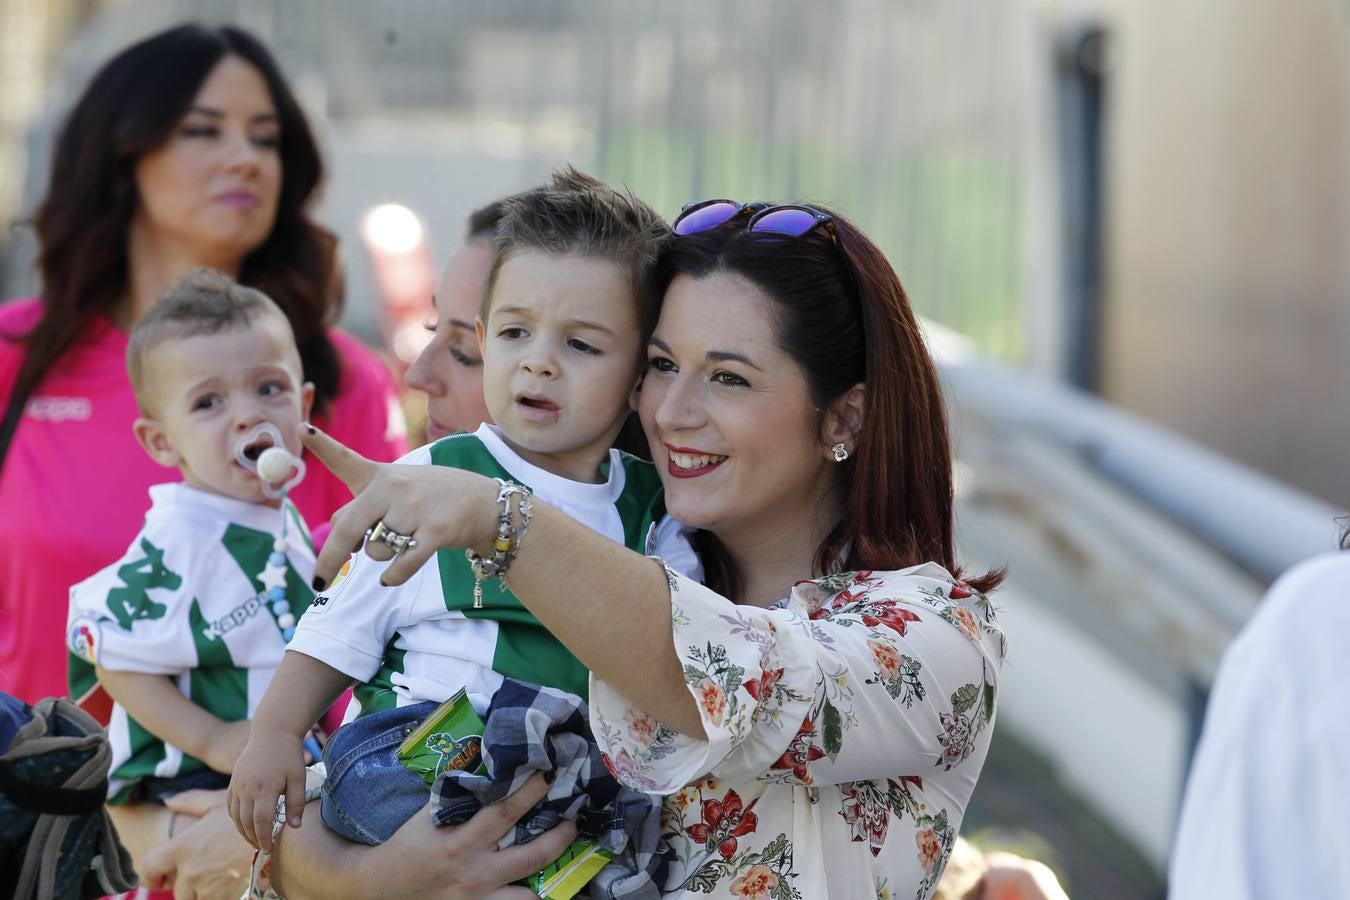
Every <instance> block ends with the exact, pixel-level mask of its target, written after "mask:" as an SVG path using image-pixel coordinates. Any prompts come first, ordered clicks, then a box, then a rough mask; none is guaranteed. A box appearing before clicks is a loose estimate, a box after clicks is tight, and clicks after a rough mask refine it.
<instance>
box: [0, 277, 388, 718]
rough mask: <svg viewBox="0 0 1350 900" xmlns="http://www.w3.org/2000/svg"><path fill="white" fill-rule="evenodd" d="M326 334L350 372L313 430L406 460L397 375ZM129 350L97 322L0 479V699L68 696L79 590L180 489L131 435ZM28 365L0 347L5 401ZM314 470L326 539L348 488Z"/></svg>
mask: <svg viewBox="0 0 1350 900" xmlns="http://www.w3.org/2000/svg"><path fill="white" fill-rule="evenodd" d="M41 315H42V306H41V303H40V301H38V300H31V299H30V300H21V301H18V302H14V303H7V304H5V305H3V306H0V335H16V334H24V333H26V332H27V331H28V330H29V329H30V328H32V326H33V325H34V324H35V323H36V322H37V321H38V319H39V318H40V317H41ZM329 338H330V339H331V340H332V341H333V345H334V347H336V348H337V352H338V357H339V359H340V360H341V361H342V377H341V381H340V382H339V385H338V394H337V397H336V398H334V399H333V400H332V401H330V403H329V409H328V413H327V415H324V416H317V415H316V416H315V417H314V422H315V424H317V425H319V426H320V427H322V428H324V429H325V430H327V431H328V432H329V433H330V434H332V435H333V436H334V437H336V438H337V439H338V440H340V441H342V442H343V443H345V444H346V445H347V446H349V447H352V448H353V449H355V450H357V451H359V452H360V453H362V454H364V455H366V456H369V457H371V458H374V459H380V460H392V459H395V458H397V457H398V456H399V455H401V454H402V453H404V452H405V451H406V450H407V438H406V435H405V434H404V430H403V420H402V415H401V414H400V413H399V412H398V406H397V395H396V393H395V390H394V384H393V380H392V378H391V377H390V375H389V372H388V370H386V369H385V367H384V364H383V363H381V362H380V360H379V358H378V357H377V356H376V355H375V354H374V353H373V352H372V351H371V350H370V349H368V348H367V347H365V346H364V345H363V344H361V343H360V342H359V341H358V340H356V338H354V337H352V336H351V335H349V334H346V333H345V332H342V331H338V330H336V329H334V330H332V331H330V332H329ZM126 349H127V335H126V333H125V332H123V331H120V330H119V329H117V328H116V327H115V326H114V325H113V324H112V323H111V322H110V321H109V320H108V319H107V318H105V317H103V316H101V315H98V316H95V317H94V319H93V320H92V321H91V322H90V323H89V325H88V327H86V328H85V331H84V334H83V335H82V339H81V340H80V342H79V343H78V344H77V346H75V347H74V348H72V349H71V350H68V351H67V352H66V354H65V355H64V356H63V357H62V358H61V360H60V361H59V362H58V363H57V365H56V366H54V367H53V368H52V370H51V371H50V372H49V373H48V374H47V377H46V378H45V379H44V380H43V382H42V383H41V384H40V385H39V387H38V389H37V390H36V391H35V392H34V394H33V396H32V397H31V398H30V399H29V401H28V405H27V408H26V410H25V412H24V416H23V418H22V419H21V420H20V422H19V427H18V430H17V431H16V432H15V435H14V440H13V442H12V443H11V444H10V447H9V452H8V454H7V456H6V457H5V459H4V463H3V466H4V468H3V470H0V690H5V691H8V692H10V693H12V694H15V695H16V696H18V697H19V698H21V699H23V700H26V701H28V702H30V703H32V702H36V701H37V700H39V699H40V698H42V697H45V696H48V695H64V694H65V693H66V648H65V635H64V634H63V632H64V630H65V623H66V607H67V602H68V596H67V595H68V592H69V588H70V585H72V584H74V583H75V582H78V581H81V580H83V579H84V578H86V577H88V576H90V575H92V574H93V573H94V572H96V571H98V570H99V569H101V568H103V567H104V566H106V565H108V564H109V563H112V562H114V561H116V560H117V559H118V558H119V557H120V556H121V555H122V552H123V551H124V550H126V548H127V544H128V543H129V542H130V541H131V539H132V538H133V537H135V536H136V532H137V530H138V529H139V528H140V526H141V523H142V521H143V519H144V516H145V512H146V510H148V509H149V508H150V499H149V494H148V490H149V488H150V485H152V484H159V483H162V482H166V481H178V480H179V474H178V472H177V470H175V469H166V468H163V467H161V466H159V465H157V464H156V463H155V462H153V461H152V460H151V459H150V458H149V457H148V456H146V455H145V451H143V450H142V449H141V448H140V447H139V446H138V445H137V443H136V439H135V438H134V437H133V436H132V433H131V423H132V422H133V421H134V420H135V418H136V416H137V415H138V411H137V409H136V400H135V398H134V397H133V396H132V392H131V383H130V382H129V381H128V380H127V374H126ZM22 360H23V349H22V347H21V346H19V345H16V344H13V343H10V342H9V341H7V340H3V339H0V398H3V399H4V400H5V401H8V399H9V396H10V393H11V391H12V390H13V388H14V382H15V379H16V378H17V376H18V372H19V366H20V365H21V363H22ZM306 461H307V462H308V464H309V465H308V470H307V475H306V477H305V480H304V482H303V483H302V484H301V485H300V486H299V487H297V488H296V490H295V493H294V494H293V495H292V496H293V498H294V500H295V503H296V505H297V506H298V507H299V508H300V512H301V513H302V514H303V515H304V517H305V519H306V521H307V522H308V523H309V525H310V527H311V529H315V530H316V531H317V530H319V527H320V526H322V525H323V524H324V523H326V522H327V521H328V518H329V517H330V516H331V515H332V514H333V513H334V512H335V511H336V510H337V509H338V508H339V507H340V506H342V504H344V503H346V502H347V501H348V500H349V499H351V493H350V492H349V491H348V490H347V488H346V487H345V486H344V485H343V484H342V482H340V481H338V480H337V478H336V477H334V476H333V475H332V474H331V473H330V472H329V471H328V470H327V469H325V468H324V467H323V464H322V463H320V462H318V460H315V459H312V458H307V460H306ZM325 530H326V529H325Z"/></svg>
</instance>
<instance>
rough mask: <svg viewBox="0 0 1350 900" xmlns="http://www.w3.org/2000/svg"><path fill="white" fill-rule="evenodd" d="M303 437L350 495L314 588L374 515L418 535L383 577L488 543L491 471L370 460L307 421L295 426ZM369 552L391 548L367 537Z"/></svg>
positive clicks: (404, 574)
mask: <svg viewBox="0 0 1350 900" xmlns="http://www.w3.org/2000/svg"><path fill="white" fill-rule="evenodd" d="M300 439H301V441H303V442H304V445H305V447H306V448H307V449H309V451H310V452H311V453H313V454H314V455H315V456H317V457H318V458H319V461H320V462H322V463H323V464H324V465H325V466H327V467H328V469H329V471H331V472H332V473H333V474H334V475H336V476H337V477H338V478H340V479H341V480H342V481H343V483H345V484H346V485H347V487H348V488H350V489H351V492H352V493H353V494H354V495H355V499H353V500H352V501H351V502H350V503H348V504H347V505H346V506H344V507H342V509H340V510H338V511H337V513H336V514H335V515H334V516H333V520H332V521H333V530H332V531H331V532H330V533H329V535H328V540H327V541H325V542H324V546H323V550H322V552H320V553H319V558H318V559H317V560H316V562H315V565H314V581H315V587H316V588H319V589H320V590H321V589H322V587H323V585H326V584H328V582H330V581H332V580H333V576H334V575H335V574H337V570H338V569H339V568H341V566H342V563H343V562H345V561H346V559H347V556H348V554H349V553H352V552H354V551H355V550H357V549H359V548H360V546H361V542H362V540H363V539H364V537H365V534H366V531H367V529H370V528H373V527H374V526H375V524H376V523H377V522H384V525H385V527H386V528H388V529H390V530H392V531H396V532H399V533H400V534H407V535H411V536H412V537H413V538H414V539H415V540H416V541H417V545H416V546H415V547H414V546H410V547H408V548H407V549H406V550H404V551H403V552H402V553H399V554H397V557H398V558H397V559H394V561H393V562H392V563H390V564H389V567H388V568H386V569H385V571H384V575H383V577H382V579H381V580H382V581H383V582H384V583H385V584H402V583H403V582H405V581H407V580H408V579H409V578H410V577H412V575H413V573H415V572H416V571H417V570H418V569H420V568H421V567H422V565H423V564H424V563H425V562H426V561H427V560H428V559H430V558H431V555H432V554H433V553H435V552H436V551H437V550H439V549H440V548H442V547H480V546H482V545H486V544H488V543H490V542H491V540H492V535H493V532H494V531H495V530H496V526H497V483H496V482H495V481H493V480H492V479H491V478H487V477H485V476H482V475H478V474H475V473H473V472H467V471H465V470H463V469H453V468H448V467H443V466H400V465H394V464H392V463H377V462H372V461H371V460H368V459H366V458H365V457H364V456H362V455H361V454H359V453H357V452H356V451H354V450H351V449H348V448H347V447H345V446H343V445H342V444H341V443H339V442H338V441H335V440H333V439H332V438H331V437H329V436H328V435H326V434H324V433H323V432H322V431H320V430H318V429H317V428H315V427H314V426H312V425H301V426H300ZM366 555H368V556H369V557H370V558H371V559H376V560H386V559H393V558H394V557H395V555H396V554H395V553H394V550H393V548H392V547H390V546H388V545H387V544H385V543H382V542H379V541H367V542H366Z"/></svg>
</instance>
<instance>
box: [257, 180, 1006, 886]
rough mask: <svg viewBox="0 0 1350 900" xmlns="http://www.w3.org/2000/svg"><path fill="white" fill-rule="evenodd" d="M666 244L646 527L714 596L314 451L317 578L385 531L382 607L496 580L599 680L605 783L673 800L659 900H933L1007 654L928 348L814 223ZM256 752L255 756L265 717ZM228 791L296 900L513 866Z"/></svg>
mask: <svg viewBox="0 0 1350 900" xmlns="http://www.w3.org/2000/svg"><path fill="white" fill-rule="evenodd" d="M675 232H676V235H677V236H676V237H675V239H674V241H673V243H672V246H671V249H670V250H669V252H668V254H667V256H666V258H665V262H664V267H663V276H662V279H661V284H660V288H661V289H662V291H663V294H664V304H663V307H662V311H661V315H660V321H659V322H658V324H657V327H656V330H655V333H654V334H653V336H652V338H651V341H650V343H649V345H648V361H649V369H648V371H647V374H646V379H645V381H644V383H643V385H642V390H641V393H640V398H639V400H638V407H639V413H640V416H641V419H642V424H643V427H644V429H645V431H646V433H647V437H648V439H649V441H650V443H651V448H652V451H653V455H654V457H655V461H656V463H657V466H658V469H659V471H660V472H661V473H662V481H663V483H664V487H665V491H666V498H665V499H666V506H667V509H668V510H669V512H670V513H671V514H672V515H673V516H675V517H676V518H678V519H679V520H681V521H683V522H685V523H687V524H689V525H693V526H695V527H697V528H699V529H701V530H702V546H701V551H702V553H703V559H704V562H705V566H706V569H707V572H708V574H709V578H708V583H707V584H706V585H700V584H696V583H693V582H691V581H689V580H688V579H686V578H684V577H682V576H679V575H677V574H675V573H673V572H670V571H667V570H665V569H663V568H662V567H661V566H660V565H658V564H656V563H655V562H653V561H652V560H649V559H645V558H643V557H642V556H640V555H638V554H635V553H633V552H631V551H629V550H626V549H624V548H623V547H620V546H618V545H617V544H614V543H611V542H610V541H607V540H606V539H604V538H601V537H598V536H597V535H595V534H594V533H593V532H589V531H587V530H586V529H585V528H584V527H580V526H578V525H577V524H576V523H575V522H573V521H572V520H571V519H569V518H568V517H567V516H566V515H565V514H563V513H562V512H560V511H558V510H556V509H552V508H550V507H549V506H547V505H546V504H544V503H542V502H535V503H533V508H532V515H525V514H524V511H522V510H521V509H520V508H519V505H518V504H515V503H506V504H505V505H503V504H502V503H500V502H499V499H500V498H499V486H498V485H497V484H496V483H495V482H493V481H492V480H490V479H485V478H482V477H481V476H478V475H474V474H472V473H468V472H464V471H461V470H456V469H448V468H440V467H434V466H426V467H409V466H389V465H377V464H374V463H371V462H369V461H367V460H364V459H362V458H361V457H360V456H359V455H357V454H355V453H352V452H350V451H349V450H346V449H345V448H343V447H342V446H341V445H340V444H338V443H337V442H335V441H333V440H332V439H331V438H329V437H328V436H326V435H325V434H323V433H322V432H319V431H315V430H313V429H311V430H310V431H309V433H308V434H306V435H305V437H304V439H305V441H306V443H307V444H308V446H309V447H310V449H311V450H313V451H314V452H315V453H316V455H317V456H318V457H319V458H320V459H321V460H323V462H324V463H325V464H327V465H328V466H329V467H330V468H332V469H333V470H334V471H335V472H336V473H337V474H338V475H340V476H341V477H342V478H343V479H344V480H345V481H346V482H347V483H348V484H349V485H351V486H352V487H353V489H354V490H357V491H358V495H357V498H356V500H355V501H354V502H353V503H352V504H351V505H350V506H348V507H347V508H346V509H344V511H343V512H342V513H340V514H339V515H338V516H337V517H336V519H335V520H334V528H333V534H332V538H331V540H330V543H329V544H328V546H327V547H326V548H325V550H324V551H323V552H322V554H321V557H320V560H319V564H318V568H317V571H318V573H319V578H321V579H322V578H331V577H332V576H333V574H334V573H335V572H336V571H337V569H338V566H339V565H340V564H341V562H342V559H343V557H344V556H345V553H344V552H343V551H344V550H345V549H346V548H348V547H352V546H356V545H358V544H359V543H360V538H361V535H362V533H363V532H365V530H366V529H367V528H371V527H373V526H375V525H376V524H377V523H383V529H382V530H379V531H376V532H374V533H375V534H391V533H392V534H393V536H394V537H393V538H392V539H391V540H389V541H388V542H381V540H380V539H371V540H367V541H366V542H365V549H364V551H363V552H365V553H367V554H369V555H370V556H371V557H373V558H375V559H385V560H387V559H392V560H393V561H392V562H391V563H390V564H389V566H388V568H387V569H386V570H385V572H384V575H383V580H384V581H385V582H386V583H391V584H398V583H401V582H402V581H403V580H405V579H407V578H408V577H409V576H410V575H412V574H413V573H415V572H416V571H417V570H418V569H419V568H420V567H421V566H422V565H423V563H425V562H426V560H427V559H429V558H430V555H431V554H433V553H435V552H437V549H438V548H469V549H471V550H473V551H474V552H475V553H476V554H478V555H480V556H481V557H482V558H483V559H484V560H491V566H490V567H489V568H488V569H486V570H485V573H484V574H485V576H494V575H496V574H497V573H500V572H501V571H502V570H503V569H504V570H505V574H504V576H502V577H504V578H505V580H506V582H507V583H508V584H509V586H510V589H511V590H512V591H513V592H514V593H515V595H516V597H518V598H519V599H520V601H521V602H522V603H524V604H525V605H526V606H527V607H528V608H529V609H530V611H531V612H532V613H534V614H535V615H536V616H537V617H538V618H539V620H540V621H541V622H543V623H544V624H545V625H546V626H547V627H548V628H549V630H550V631H552V632H553V633H554V635H555V636H556V637H557V638H558V639H559V640H561V641H562V642H563V643H564V644H565V645H566V646H567V647H568V648H569V649H570V650H571V651H572V652H573V653H574V654H575V655H576V656H577V658H578V659H580V660H581V661H582V662H583V663H584V664H586V665H587V666H588V667H589V668H590V670H591V673H592V680H591V687H590V716H591V725H592V727H593V729H594V732H595V737H596V739H597V740H598V741H599V743H600V746H601V748H602V749H603V751H604V752H605V754H606V757H607V760H608V763H609V765H610V767H611V769H612V770H613V772H614V773H615V774H616V776H617V777H618V778H620V779H621V780H622V781H624V782H625V783H627V784H628V785H631V786H633V787H636V788H639V789H641V790H646V791H651V792H656V793H661V794H664V795H666V803H665V815H664V818H663V831H664V838H665V840H666V841H667V842H668V843H669V844H670V846H671V847H672V849H673V857H672V859H671V860H670V863H669V865H668V867H666V868H665V869H664V871H663V872H662V873H661V874H660V875H658V876H657V877H658V878H659V881H660V884H659V888H660V891H661V893H662V894H663V895H664V896H677V895H681V894H684V893H686V892H687V893H690V894H707V895H709V896H712V897H780V898H787V897H791V898H799V900H803V898H810V900H814V898H822V897H828V896H841V897H876V896H895V897H915V898H924V897H927V896H929V895H930V894H931V893H932V891H933V889H934V886H935V885H936V883H937V880H938V878H939V876H940V875H941V872H942V868H943V864H944V862H945V859H946V857H947V855H948V854H949V853H950V851H951V848H952V846H953V843H954V841H955V839H956V833H957V830H958V829H959V827H960V824H961V818H962V815H963V813H964V811H965V807H966V804H967V802H968V801H969V799H970V796H971V792H972V790H973V789H974V786H975V782H976V778H977V776H978V774H979V771H980V768H981V766H982V765H983V762H984V757H985V754H986V753H987V751H988V747H989V738H990V734H991V729H992V725H993V720H994V716H995V709H996V705H997V704H996V697H997V686H998V681H999V670H1000V666H1001V663H1002V659H1003V652H1004V648H1003V638H1002V633H1001V631H1000V630H999V627H998V625H997V624H996V622H995V620H994V613H993V609H992V607H991V605H990V603H989V601H988V600H987V599H986V598H985V595H984V592H987V591H989V590H992V589H993V588H994V587H996V586H997V585H998V584H999V582H1000V580H1001V578H1002V573H1000V572H994V573H987V574H982V575H976V576H965V575H963V574H962V571H961V568H960V566H959V565H958V563H957V560H956V555H955V548H954V544H953V536H952V460H951V456H950V445H949V442H948V435H947V424H946V417H945V412H944V410H943V403H942V397H941V391H940V388H939V385H938V378H937V373H936V370H935V367H934V365H933V361H932V359H931V357H930V356H929V354H928V350H927V348H926V347H925V346H924V341H923V337H922V334H921V332H920V328H919V324H918V322H917V320H916V319H915V317H914V314H913V312H912V310H911V309H910V306H909V302H908V300H907V298H906V297H905V293H904V290H903V288H902V287H901V285H900V282H899V280H898V278H897V277H896V275H895V273H894V272H893V271H892V269H891V267H890V266H889V265H888V264H887V262H886V260H885V258H884V257H883V255H882V254H881V252H880V250H878V249H877V248H876V246H875V245H873V244H872V243H871V242H870V241H869V240H868V239H867V238H866V237H865V236H864V235H863V234H862V233H861V232H859V231H858V230H857V229H856V228H854V227H853V226H852V225H850V224H849V223H848V222H847V221H845V220H844V219H842V218H841V217H839V216H838V215H836V214H834V213H831V212H829V211H828V210H823V209H812V208H806V207H798V206H781V207H774V206H767V205H765V204H754V205H751V206H742V205H740V204H737V203H732V202H730V201H707V202H705V203H702V204H697V205H695V206H694V207H691V208H689V209H687V210H686V212H685V213H684V214H682V215H681V217H680V218H679V219H677V220H676V223H675ZM414 469H415V470H414ZM399 535H412V536H414V537H413V538H412V540H413V541H415V543H409V541H407V540H403V539H401V538H400V537H399ZM494 536H495V540H494ZM396 551H397V552H396ZM451 552H456V551H453V550H452V551H451ZM316 586H319V585H316ZM335 590H340V588H338V589H335ZM333 596H334V598H335V602H336V598H337V597H338V596H339V594H337V593H335V594H334V595H333ZM252 727H253V735H254V740H258V741H260V742H266V741H267V740H269V739H270V738H269V737H268V728H269V723H268V721H267V720H266V717H265V716H263V715H262V714H261V713H260V714H259V716H258V717H256V718H255V719H254V720H253V726H252ZM242 787H243V788H244V789H245V790H246V791H251V792H253V793H254V794H255V795H265V794H268V793H270V795H271V796H276V795H277V794H279V793H282V792H283V791H284V792H285V793H286V794H287V795H288V797H289V799H290V800H291V803H289V804H288V807H287V809H288V816H290V824H291V825H299V828H298V830H295V829H292V828H284V829H282V830H281V833H280V837H279V839H277V843H276V844H275V846H276V848H277V850H276V857H275V859H274V860H273V867H272V873H273V876H274V877H276V878H277V879H278V880H279V882H280V888H281V892H282V893H283V894H285V895H286V896H288V897H290V898H291V900H296V898H298V897H308V896H316V897H320V896H321V897H327V896H363V895H368V894H371V893H374V892H377V891H378V892H379V893H381V895H382V896H391V897H392V896H405V895H407V896H419V895H422V894H424V893H431V894H434V895H436V896H453V897H482V896H485V895H488V894H493V896H498V895H497V894H495V893H493V892H494V890H495V889H497V888H498V887H499V886H501V885H503V884H505V883H506V882H507V881H509V880H510V878H511V877H514V876H515V874H518V873H519V872H520V868H519V867H520V866H521V865H523V864H524V862H525V860H523V859H521V858H520V857H519V855H515V856H510V855H508V854H510V853H512V852H513V851H501V852H495V853H494V852H493V851H494V850H495V846H494V842H495V839H496V837H498V836H499V835H500V834H501V833H502V832H504V831H506V830H507V828H509V825H510V822H509V821H505V819H506V814H505V812H504V811H503V812H497V811H494V808H493V807H488V808H486V809H485V810H484V811H483V812H482V813H480V817H476V818H475V820H474V821H473V822H470V823H469V824H467V825H465V826H463V827H461V828H458V829H446V830H444V831H448V832H450V833H441V834H436V833H434V831H433V829H432V828H430V826H429V825H428V824H427V823H426V822H424V821H422V819H423V818H424V817H416V819H415V820H414V821H410V822H409V823H408V824H407V825H405V826H404V828H403V829H402V830H400V832H398V833H397V834H396V835H395V836H394V838H393V839H392V840H391V841H390V842H388V843H386V844H384V845H382V846H380V847H372V848H364V847H361V848H353V847H352V846H351V845H349V844H346V845H344V844H343V843H342V842H340V841H338V840H337V839H335V838H333V837H331V835H329V834H327V833H326V831H325V829H324V828H323V827H322V826H321V825H320V823H319V822H318V821H317V818H318V817H317V815H315V814H314V812H315V811H314V810H312V809H311V810H309V811H306V813H305V814H304V816H303V818H302V819H301V817H300V816H298V815H297V814H296V812H295V810H296V807H297V806H298V805H299V801H300V799H301V798H300V794H299V790H298V786H295V785H273V784H267V785H244V786H242ZM288 788H289V789H288ZM511 811H512V812H514V811H515V810H514V809H512V810H511ZM270 814H271V811H270V810H257V809H255V810H253V818H252V821H254V822H256V823H258V824H259V825H260V826H263V825H268V824H270ZM565 828H570V826H560V827H559V829H557V830H558V831H563V837H566V836H567V835H568V834H569V833H570V831H565V830H564V829H565ZM489 832H490V833H489ZM554 839H555V840H558V839H559V838H556V837H555V838H554ZM526 846H527V847H528V846H529V845H526ZM516 849H517V850H520V849H523V848H516ZM500 896H507V894H506V893H502V894H501V895H500Z"/></svg>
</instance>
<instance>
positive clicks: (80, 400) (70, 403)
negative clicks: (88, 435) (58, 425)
mask: <svg viewBox="0 0 1350 900" xmlns="http://www.w3.org/2000/svg"><path fill="white" fill-rule="evenodd" d="M25 412H27V413H28V417H29V418H31V419H37V420H38V421H40V422H66V421H73V422H87V421H89V418H90V416H92V415H93V413H94V404H93V403H91V402H89V398H88V397H34V398H33V399H32V400H29V401H28V408H27V409H26V410H25Z"/></svg>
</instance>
